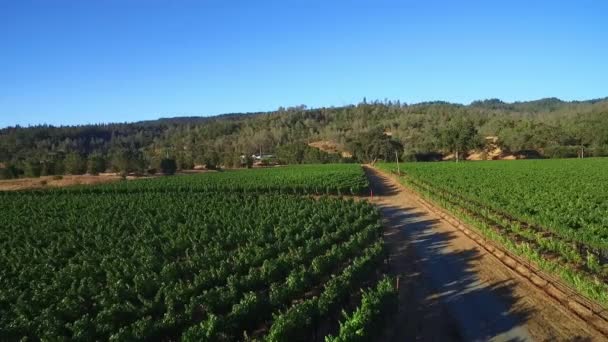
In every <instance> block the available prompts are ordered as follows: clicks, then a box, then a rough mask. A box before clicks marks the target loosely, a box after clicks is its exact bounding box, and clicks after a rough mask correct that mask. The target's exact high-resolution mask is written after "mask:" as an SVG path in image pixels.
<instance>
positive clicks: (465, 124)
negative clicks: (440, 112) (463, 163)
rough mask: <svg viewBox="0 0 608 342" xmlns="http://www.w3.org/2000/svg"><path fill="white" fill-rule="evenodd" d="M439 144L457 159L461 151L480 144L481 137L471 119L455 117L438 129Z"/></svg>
mask: <svg viewBox="0 0 608 342" xmlns="http://www.w3.org/2000/svg"><path fill="white" fill-rule="evenodd" d="M439 146H440V147H441V148H442V149H445V150H446V151H449V152H451V153H454V159H455V160H456V161H459V160H460V158H461V154H462V153H463V152H467V151H469V150H471V149H474V148H477V147H480V146H481V138H480V137H479V134H478V133H477V128H476V127H475V124H474V123H473V121H471V120H466V119H463V118H457V119H454V120H453V121H450V123H449V124H448V125H447V126H445V127H444V128H443V129H441V130H439Z"/></svg>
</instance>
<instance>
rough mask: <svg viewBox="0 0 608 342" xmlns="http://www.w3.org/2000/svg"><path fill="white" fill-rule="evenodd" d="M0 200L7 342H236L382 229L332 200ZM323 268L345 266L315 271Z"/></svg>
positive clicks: (33, 195)
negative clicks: (26, 341) (204, 340)
mask: <svg viewBox="0 0 608 342" xmlns="http://www.w3.org/2000/svg"><path fill="white" fill-rule="evenodd" d="M0 197H2V198H1V200H0V203H1V204H0V207H1V208H0V209H1V211H2V212H3V214H4V216H3V219H4V224H3V226H2V229H1V230H0V241H1V242H0V247H1V249H0V250H1V252H0V265H1V266H0V291H1V298H2V301H3V303H6V305H2V306H0V332H1V333H2V335H3V336H4V337H5V338H8V339H12V338H19V337H23V336H28V337H30V338H32V339H37V338H44V339H50V340H57V339H60V338H67V339H71V338H75V336H88V338H91V337H92V336H95V338H94V339H102V340H107V339H108V338H114V339H123V338H124V339H152V340H159V339H161V340H162V339H172V338H174V337H176V336H179V335H180V334H181V333H182V332H184V333H185V336H184V338H191V339H198V338H201V336H210V339H211V340H217V339H215V338H212V336H220V335H221V336H232V338H230V339H234V338H237V337H240V336H242V334H243V331H252V329H255V328H256V327H257V326H259V325H261V324H262V323H263V322H264V321H265V320H266V319H270V318H271V317H272V313H273V312H278V310H279V309H282V308H284V307H285V306H286V305H290V303H291V302H292V301H293V300H294V299H297V298H300V297H301V296H304V295H305V293H306V292H307V291H308V290H309V289H310V287H311V286H316V285H315V284H318V283H319V282H323V281H324V279H327V278H328V276H329V275H330V274H331V273H332V272H335V271H337V270H336V267H337V268H338V269H339V266H340V265H342V264H343V263H345V262H348V260H350V259H351V258H353V257H354V256H356V255H357V254H358V253H361V251H365V250H366V246H367V245H369V244H370V243H372V242H373V241H375V239H377V237H378V232H379V229H380V226H379V225H378V220H379V216H378V214H377V212H376V211H375V210H374V209H373V208H372V207H371V206H369V205H368V204H366V203H364V202H359V203H357V202H354V201H343V200H339V199H329V198H326V199H320V200H317V199H305V198H299V197H294V196H291V195H271V194H266V195H264V196H256V195H249V196H244V195H242V194H229V193H222V194H217V195H214V194H213V193H179V192H176V193H158V192H148V193H147V192H137V193H122V192H116V193H114V194H113V195H112V196H100V195H99V194H96V193H78V192H73V191H62V190H47V191H44V192H41V191H39V192H20V193H3V194H0ZM49 213H53V214H52V215H49ZM117 218H121V219H117ZM31 220H34V221H36V222H39V224H38V225H31V224H28V222H31ZM41 236H44V239H43V240H44V244H43V245H41V244H40V241H42V240H40V237H41ZM9 246H10V248H8V247H9ZM82 246H87V248H86V249H83V248H82ZM315 260H316V261H315ZM321 260H327V261H332V263H333V264H334V265H336V266H335V267H326V268H324V269H323V271H322V272H317V271H314V270H313V269H312V268H311V267H310V266H309V265H310V264H311V263H313V262H314V263H315V264H318V263H319V262H321ZM359 268H361V267H359ZM264 269H269V270H272V271H270V272H265V271H264ZM361 269H362V271H361V272H369V271H370V270H371V269H373V268H371V266H366V267H365V268H361ZM291 270H294V272H296V273H301V272H304V273H302V274H301V276H298V277H296V276H295V274H294V275H292V276H290V272H291ZM299 278H303V279H310V282H302V283H299V285H296V286H292V287H290V292H289V293H288V294H286V295H284V296H282V297H281V298H282V299H281V300H278V301H274V302H272V304H271V302H270V301H269V299H268V297H267V294H268V291H267V289H271V288H273V289H282V288H288V287H287V284H289V283H291V280H289V279H299ZM34 279H35V281H34ZM357 279H359V278H357ZM345 291H346V290H345ZM346 293H347V292H346ZM216 334H217V335H216ZM119 337H120V338H119Z"/></svg>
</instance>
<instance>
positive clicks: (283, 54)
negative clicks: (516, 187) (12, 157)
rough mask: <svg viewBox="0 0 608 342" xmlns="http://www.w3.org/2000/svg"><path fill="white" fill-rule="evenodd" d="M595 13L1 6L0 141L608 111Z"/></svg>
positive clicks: (430, 5) (606, 46) (465, 7)
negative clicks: (469, 112) (369, 115)
mask: <svg viewBox="0 0 608 342" xmlns="http://www.w3.org/2000/svg"><path fill="white" fill-rule="evenodd" d="M607 13H608V2H605V1H585V0H582V1H559V2H558V1H533V0H530V1H518V0H517V1H437V0H430V1H422V0H417V1H371V0H370V1H356V0H354V1H287V0H285V1H226V0H224V1H219V0H218V1H204V0H201V1H178V0H167V1H160V0H140V1H136V0H106V1H95V0H86V1H83V0H73V1H67V0H53V1H49V0H40V1H30V0H12V1H10V0H0V127H4V126H9V125H15V124H20V125H28V124H39V123H48V124H54V125H59V124H83V123H100V122H124V121H135V120H143V119H154V118H158V117H168V116H182V115H213V114H221V113H229V112H249V111H263V110H274V109H276V108H278V107H279V106H294V105H299V104H306V105H308V106H309V107H318V106H332V105H333V106H341V105H345V104H350V103H357V102H359V101H360V100H361V99H362V98H363V97H367V99H368V100H371V99H385V98H388V99H393V100H395V99H399V100H401V101H405V102H408V103H412V102H420V101H429V100H446V101H453V102H460V103H468V102H470V101H472V100H476V99H484V98H501V99H503V100H505V101H515V100H529V99H537V98H542V97H552V96H555V97H559V98H562V99H565V100H582V99H589V98H598V97H605V96H608V81H607V80H608V20H606V15H607Z"/></svg>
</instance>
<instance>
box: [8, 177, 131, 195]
mask: <svg viewBox="0 0 608 342" xmlns="http://www.w3.org/2000/svg"><path fill="white" fill-rule="evenodd" d="M118 180H120V177H119V176H117V175H109V174H104V175H99V176H92V175H77V176H71V175H65V176H63V177H62V178H61V179H55V178H54V176H44V177H40V178H19V179H6V180H0V191H11V190H25V189H42V188H48V187H65V186H70V185H79V184H85V185H92V184H101V183H108V182H115V181H118Z"/></svg>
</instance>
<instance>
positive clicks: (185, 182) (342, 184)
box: [66, 164, 368, 195]
mask: <svg viewBox="0 0 608 342" xmlns="http://www.w3.org/2000/svg"><path fill="white" fill-rule="evenodd" d="M367 189H368V182H367V178H366V177H365V173H364V172H363V170H362V169H361V167H360V166H359V165H356V164H323V165H301V166H285V167H274V168H267V169H252V170H228V171H221V172H207V173H203V174H194V175H180V176H172V177H161V178H160V179H158V178H154V179H141V180H137V181H129V182H118V183H109V184H104V185H99V186H95V187H90V186H80V187H72V188H70V189H69V190H66V191H81V192H95V193H100V192H106V191H112V192H116V191H121V192H131V193H139V192H142V191H156V192H182V193H183V192H201V191H207V192H240V193H284V194H310V195H320V194H332V195H359V194H364V193H366V191H367Z"/></svg>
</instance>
